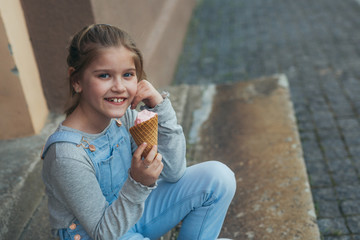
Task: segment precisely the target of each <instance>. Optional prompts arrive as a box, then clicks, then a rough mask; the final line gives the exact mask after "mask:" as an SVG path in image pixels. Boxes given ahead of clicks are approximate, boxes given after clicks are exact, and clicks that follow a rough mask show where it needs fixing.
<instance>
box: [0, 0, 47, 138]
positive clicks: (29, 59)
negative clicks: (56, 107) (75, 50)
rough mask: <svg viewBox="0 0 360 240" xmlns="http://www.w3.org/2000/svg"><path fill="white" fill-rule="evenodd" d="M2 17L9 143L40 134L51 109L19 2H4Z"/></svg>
mask: <svg viewBox="0 0 360 240" xmlns="http://www.w3.org/2000/svg"><path fill="white" fill-rule="evenodd" d="M0 15H1V24H0V25H1V26H0V32H1V35H0V36H1V37H0V38H1V40H0V41H1V46H0V51H1V54H0V56H1V62H2V63H1V69H0V70H1V71H0V87H1V90H0V91H1V92H0V102H1V103H0V111H1V113H2V114H1V115H2V117H1V118H0V124H1V125H0V128H1V129H0V132H1V134H0V138H1V139H5V138H14V137H20V136H26V135H31V134H35V133H38V132H39V131H40V130H41V129H42V127H43V125H44V123H45V121H46V117H47V114H48V109H47V105H46V101H45V98H44V96H43V91H42V87H41V83H40V76H39V73H38V69H37V65H36V62H35V57H34V54H33V51H32V47H31V43H30V39H29V35H28V31H27V27H26V22H25V18H24V14H23V12H22V8H21V5H20V2H19V0H12V1H6V0H2V1H0ZM10 49H11V52H10ZM11 69H17V72H14V71H11ZM14 73H15V74H14Z"/></svg>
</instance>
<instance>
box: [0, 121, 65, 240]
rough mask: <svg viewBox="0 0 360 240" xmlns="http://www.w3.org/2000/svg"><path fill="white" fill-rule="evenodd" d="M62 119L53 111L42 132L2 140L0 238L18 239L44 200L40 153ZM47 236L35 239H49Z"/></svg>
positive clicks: (0, 142)
mask: <svg viewBox="0 0 360 240" xmlns="http://www.w3.org/2000/svg"><path fill="white" fill-rule="evenodd" d="M59 121H61V118H59V117H58V116H56V115H53V114H51V115H50V116H49V118H48V122H47V124H46V126H45V127H44V128H43V130H42V132H41V133H40V134H39V135H36V136H30V137H25V138H19V139H13V140H1V141H0V156H1V161H0V184H1V185H0V189H1V191H0V239H19V238H20V236H21V233H22V232H23V230H24V229H25V228H26V227H27V225H28V224H29V220H30V219H31V218H32V216H33V214H34V212H36V210H37V209H38V207H39V204H41V203H42V201H43V198H44V185H43V183H42V180H41V166H42V162H41V160H40V152H41V149H42V146H43V144H44V142H45V140H46V138H47V137H48V136H49V134H50V133H51V132H53V131H54V130H55V129H56V126H57V125H58V123H59ZM47 222H48V221H46V222H43V223H41V224H42V225H48V223H47ZM47 236H48V235H46V236H44V238H41V237H42V236H41V237H37V238H32V239H50V238H48V237H47Z"/></svg>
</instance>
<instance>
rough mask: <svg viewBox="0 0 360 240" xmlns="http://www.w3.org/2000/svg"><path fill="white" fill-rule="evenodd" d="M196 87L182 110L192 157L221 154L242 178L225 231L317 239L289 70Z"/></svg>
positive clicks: (247, 236)
mask: <svg viewBox="0 0 360 240" xmlns="http://www.w3.org/2000/svg"><path fill="white" fill-rule="evenodd" d="M191 90H193V89H191ZM199 90H200V91H199V92H195V93H190V94H189V95H188V98H189V101H188V103H187V107H190V108H194V109H193V110H191V111H189V110H188V111H186V114H185V116H188V117H191V115H192V118H193V120H192V123H191V128H190V132H189V133H188V141H189V156H188V158H189V159H190V163H197V162H202V161H207V160H212V159H215V160H219V161H221V162H224V163H225V164H227V165H228V166H229V167H230V168H231V169H232V170H233V171H234V172H235V175H236V178H237V192H236V195H235V197H234V200H233V202H232V203H231V206H230V208H229V211H228V215H227V217H226V220H225V223H224V226H223V229H222V232H221V235H220V236H221V237H226V238H231V239H277V240H288V239H307V240H312V239H314V240H315V239H316V240H318V239H320V233H319V229H318V226H317V222H316V216H315V211H314V206H313V200H312V196H311V191H310V186H309V183H308V176H307V173H306V167H305V164H304V160H303V154H302V148H301V142H300V139H299V134H298V129H297V125H296V119H295V115H294V111H293V107H292V103H291V100H290V93H289V86H288V81H287V79H286V76H285V75H275V76H271V77H265V78H261V79H255V80H252V81H249V82H240V83H233V84H225V85H216V86H215V85H209V86H203V87H201V88H200V89H199ZM194 100H195V101H194ZM195 105H198V106H195ZM199 106H201V107H199ZM191 113H192V114H191ZM185 122H186V121H185Z"/></svg>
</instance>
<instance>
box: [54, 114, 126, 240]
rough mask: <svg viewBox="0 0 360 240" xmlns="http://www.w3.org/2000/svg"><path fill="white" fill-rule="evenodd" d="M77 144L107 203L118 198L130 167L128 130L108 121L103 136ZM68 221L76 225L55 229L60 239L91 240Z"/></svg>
mask: <svg viewBox="0 0 360 240" xmlns="http://www.w3.org/2000/svg"><path fill="white" fill-rule="evenodd" d="M69 134H72V133H69ZM85 140H86V139H85ZM81 143H82V144H83V147H84V149H85V151H86V152H87V154H88V156H89V158H90V159H91V161H92V163H93V165H94V168H95V174H96V178H97V180H98V182H99V185H100V188H101V191H102V193H103V195H104V197H105V198H106V201H107V202H109V204H111V203H112V202H113V201H114V200H116V199H117V198H118V194H119V191H120V189H121V187H122V186H123V184H124V182H125V181H126V179H127V177H128V169H129V168H130V166H131V159H132V153H131V143H130V136H129V133H128V131H127V130H126V128H125V127H123V126H121V127H118V126H117V125H116V123H115V121H112V123H111V125H110V127H109V128H108V130H107V131H106V133H105V134H104V135H102V136H101V137H99V138H97V139H95V140H93V141H91V142H86V141H82V142H81ZM90 145H93V146H94V147H95V151H91V150H90V148H89V146H90ZM72 224H76V228H75V229H73V230H72V229H70V226H71V224H70V226H69V228H67V229H61V230H59V235H60V239H61V240H63V239H64V240H68V239H76V237H75V236H80V237H81V239H91V238H90V237H89V236H88V234H87V233H86V232H85V230H84V229H83V227H82V226H81V225H79V222H78V221H77V220H75V221H74V222H73V223H72ZM72 226H74V225H72Z"/></svg>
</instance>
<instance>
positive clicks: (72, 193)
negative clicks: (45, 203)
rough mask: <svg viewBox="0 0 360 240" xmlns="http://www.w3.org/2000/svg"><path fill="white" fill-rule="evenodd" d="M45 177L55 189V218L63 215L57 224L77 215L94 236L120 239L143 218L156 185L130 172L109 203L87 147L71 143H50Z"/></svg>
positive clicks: (52, 202) (52, 209) (52, 208)
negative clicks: (149, 185) (145, 181)
mask: <svg viewBox="0 0 360 240" xmlns="http://www.w3.org/2000/svg"><path fill="white" fill-rule="evenodd" d="M56 155H58V157H55V156H56ZM59 155H60V156H59ZM75 156H77V157H75ZM43 179H44V182H45V185H46V188H47V191H48V192H50V193H51V194H50V196H49V211H50V213H51V214H52V215H56V216H52V217H53V218H54V219H56V220H55V221H57V220H58V221H60V220H59V219H61V221H60V222H57V223H56V224H57V225H63V224H65V223H66V224H70V223H71V221H73V219H74V218H77V219H78V220H79V221H80V224H81V225H82V226H83V227H84V228H85V230H86V231H87V232H88V234H89V235H90V236H91V237H92V238H93V239H118V238H119V237H120V236H122V235H123V234H125V233H126V232H127V231H128V230H129V229H130V228H131V227H132V226H133V225H134V224H135V223H136V222H137V221H138V220H139V219H140V217H141V215H142V213H143V210H144V202H145V200H146V199H147V197H148V195H149V194H150V192H151V190H152V189H153V188H149V187H146V186H143V185H141V184H139V183H137V182H136V181H134V180H133V179H132V178H131V177H130V176H129V178H128V179H127V180H126V181H125V183H124V185H123V187H122V189H121V190H120V193H119V198H118V199H117V200H115V201H114V202H113V203H112V204H111V205H110V206H109V205H108V203H107V202H106V200H105V197H104V196H103V194H102V192H101V189H100V187H99V184H98V182H97V179H96V176H95V170H94V168H93V166H92V163H91V160H90V159H89V158H88V157H87V154H86V153H85V151H83V150H82V149H81V148H78V147H76V146H75V145H73V144H70V143H58V144H54V145H52V146H51V147H50V149H49V151H48V153H47V155H46V157H45V159H44V168H43ZM59 209H61V210H59ZM61 227H64V228H66V227H68V226H60V228H61Z"/></svg>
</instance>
